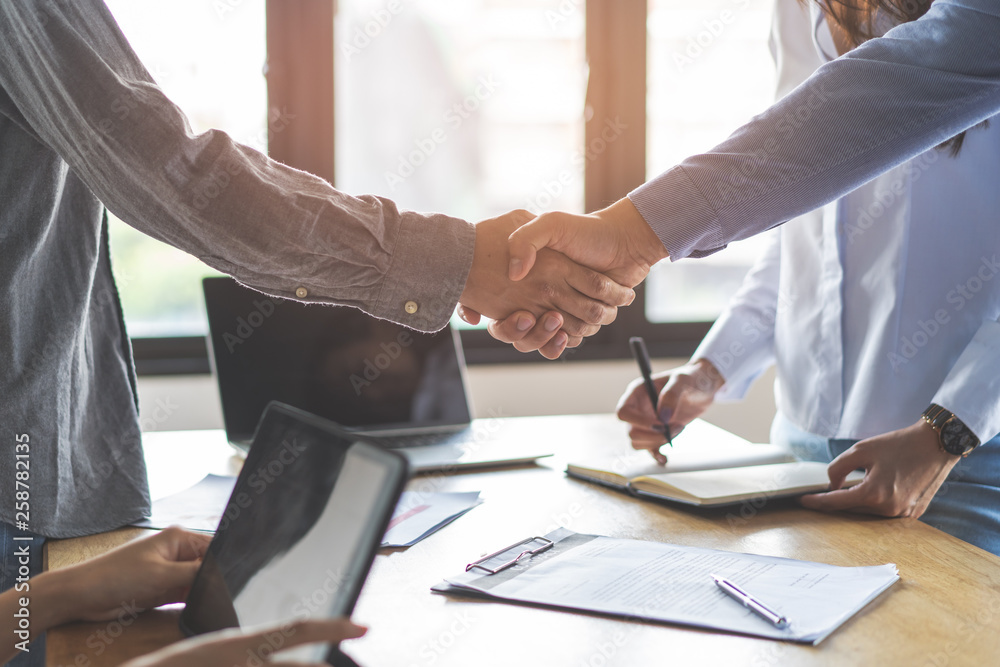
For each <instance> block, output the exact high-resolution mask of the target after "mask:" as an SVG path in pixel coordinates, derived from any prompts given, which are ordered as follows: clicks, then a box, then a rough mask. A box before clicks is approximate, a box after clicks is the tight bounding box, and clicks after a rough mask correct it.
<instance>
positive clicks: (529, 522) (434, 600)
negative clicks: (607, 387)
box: [48, 415, 1000, 667]
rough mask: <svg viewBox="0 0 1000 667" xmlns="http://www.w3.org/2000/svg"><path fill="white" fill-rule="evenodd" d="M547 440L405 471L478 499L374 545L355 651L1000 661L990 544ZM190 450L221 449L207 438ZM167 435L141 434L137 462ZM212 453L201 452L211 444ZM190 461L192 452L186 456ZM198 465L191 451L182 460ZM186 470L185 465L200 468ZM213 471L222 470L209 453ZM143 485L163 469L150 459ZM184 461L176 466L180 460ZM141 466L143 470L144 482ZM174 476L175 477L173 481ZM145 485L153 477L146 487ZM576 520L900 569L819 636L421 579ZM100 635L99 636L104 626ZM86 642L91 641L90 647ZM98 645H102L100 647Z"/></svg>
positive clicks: (152, 636) (428, 659)
mask: <svg viewBox="0 0 1000 667" xmlns="http://www.w3.org/2000/svg"><path fill="white" fill-rule="evenodd" d="M531 420H532V421H531V423H532V424H533V425H534V426H536V427H537V432H538V433H540V434H542V435H544V436H545V437H546V438H548V440H549V441H550V442H552V443H553V444H554V446H555V448H556V449H557V450H558V456H557V457H556V458H555V459H550V460H547V461H545V462H544V463H543V464H542V465H539V466H525V467H520V468H514V469H505V470H494V471H489V472H476V473H466V474H458V475H449V476H434V475H431V476H421V477H417V478H414V479H413V480H412V481H411V483H410V486H409V488H410V489H411V490H416V491H420V490H426V491H471V490H479V491H482V493H483V496H484V498H485V500H486V502H485V503H484V504H483V505H482V506H480V507H477V508H476V509H474V510H473V511H472V512H470V513H469V514H468V515H466V516H465V517H462V518H461V519H459V520H458V521H457V522H455V523H454V524H452V525H451V526H449V527H447V528H445V529H444V530H442V531H441V532H439V533H437V534H435V535H433V536H431V537H430V538H428V539H427V540H425V541H423V542H421V543H419V544H417V545H416V546H414V547H411V548H409V549H399V550H384V551H383V553H382V554H380V555H379V556H378V558H377V559H376V561H375V565H374V567H373V569H372V574H371V576H370V578H369V580H368V583H367V584H366V586H365V590H364V592H363V593H362V595H361V599H360V601H359V604H358V607H357V610H356V613H355V619H356V620H357V621H359V622H362V623H367V624H370V625H371V631H370V632H369V634H368V636H366V637H365V638H363V639H362V640H360V641H356V642H352V643H350V644H348V645H346V647H347V648H346V652H348V653H350V654H351V655H352V656H354V657H355V659H356V660H357V661H358V662H359V663H360V664H362V665H366V666H367V667H376V666H380V665H387V666H393V667H423V666H430V665H462V666H468V665H500V664H519V665H566V666H569V667H601V666H603V665H630V666H631V665H652V664H678V665H695V664H697V665H723V666H725V667H734V666H736V665H749V666H752V667H763V666H771V665H773V666H775V667H777V666H779V665H829V664H836V665H907V666H910V665H917V666H925V665H926V666H928V667H943V666H945V665H947V666H949V667H951V666H954V665H976V666H981V665H990V664H1000V559H998V558H997V557H995V556H993V555H992V554H989V553H986V552H985V551H982V550H980V549H978V548H976V547H973V546H971V545H968V544H966V543H964V542H961V541H960V540H957V539H955V538H953V537H951V536H949V535H946V534H944V533H942V532H940V531H938V530H936V529H934V528H931V527H929V526H927V525H925V524H923V523H921V522H919V521H914V520H908V519H895V520H884V519H876V518H868V517H861V516H857V515H848V514H836V515H826V514H820V513H816V512H811V511H807V510H804V509H802V508H799V507H798V506H796V505H795V504H794V503H791V502H772V503H771V504H769V505H768V506H766V507H763V508H760V509H757V508H754V507H753V506H751V505H747V506H745V507H742V508H738V509H735V510H733V509H728V510H690V509H679V508H674V507H670V506H667V505H661V504H656V503H650V502H643V501H639V500H636V499H634V498H631V497H629V496H627V495H625V494H622V493H618V492H615V491H613V490H610V489H605V488H602V487H600V486H596V485H591V484H587V483H584V482H579V481H575V480H572V479H568V478H566V477H565V476H564V475H563V474H562V472H561V471H562V470H563V468H564V466H565V462H566V460H567V458H569V457H579V456H581V455H587V454H593V453H595V452H597V453H600V452H603V453H607V452H608V451H614V450H615V448H618V449H619V450H620V449H622V448H624V447H626V446H627V444H626V443H627V438H626V436H625V431H624V428H623V427H622V426H621V425H620V424H619V423H617V422H616V421H615V420H614V419H613V418H612V417H611V416H609V415H595V416H590V417H549V418H531ZM216 439H217V440H218V442H214V443H213V444H212V446H211V447H204V446H200V450H202V455H201V457H200V458H199V459H198V460H201V461H209V462H211V465H209V466H208V467H211V466H213V465H214V466H225V465H231V463H226V461H227V460H228V452H227V451H226V450H225V445H224V444H222V441H221V438H218V436H216ZM166 442H167V441H166V440H162V441H161V442H160V443H156V444H155V445H154V444H150V445H149V446H148V449H149V450H150V452H149V457H150V459H151V464H152V463H154V462H155V461H156V460H163V458H164V457H163V454H162V452H160V451H157V450H158V448H159V447H160V446H161V445H162V446H163V447H167V446H168V445H167V444H166ZM212 457H215V459H212ZM186 465H187V466H188V468H191V467H192V466H193V461H190V460H189V461H187V462H186ZM195 467H197V466H195ZM204 468H205V466H202V469H200V470H198V471H197V472H196V474H193V475H192V476H193V477H194V479H192V480H190V481H188V482H186V484H190V483H193V482H194V481H197V479H198V478H200V476H201V475H202V474H204V473H205V472H209V470H207V469H204ZM216 471H220V470H219V469H218V468H216ZM150 474H151V485H153V486H154V488H156V486H157V485H161V486H160V488H165V487H164V486H162V485H163V484H164V483H163V482H160V481H155V480H157V478H159V477H160V476H161V471H159V470H157V469H156V468H155V467H154V466H153V465H151V467H150ZM185 474H188V473H187V472H186V473H185ZM154 481H155V483H154ZM174 483H175V484H176V483H177V482H176V480H175V481H174ZM154 494H155V491H154ZM560 525H562V526H566V527H568V528H570V529H572V530H574V531H577V532H581V533H595V534H600V535H608V536H613V537H623V538H635V539H644V540H659V541H663V542H672V543H677V544H687V545H697V546H704V547H712V548H718V549H729V550H734V551H745V552H752V553H758V554H767V555H771V556H785V557H792V558H801V559H808V560H816V561H822V562H826V563H832V564H835V565H876V564H881V563H887V562H894V563H896V564H897V565H898V567H899V573H900V577H901V581H900V582H898V583H897V584H896V585H894V586H893V587H892V588H891V589H889V591H887V592H886V593H885V594H883V595H882V596H881V597H880V598H878V599H877V600H876V601H875V602H873V603H872V604H871V605H869V606H868V607H867V608H865V609H864V610H862V612H861V613H859V614H858V615H857V616H856V617H855V618H853V619H852V620H850V621H848V622H847V624H845V625H844V626H843V627H842V628H841V629H840V630H838V631H837V632H835V633H834V634H833V635H832V636H831V637H830V638H829V639H827V640H826V641H824V642H823V643H822V644H821V645H820V646H818V647H809V646H801V645H795V644H786V643H781V642H775V641H769V640H763V639H755V638H748V637H740V636H735V635H727V634H722V633H717V632H708V631H700V630H691V629H684V628H680V627H673V626H667V625H658V624H654V623H640V622H624V621H620V620H615V619H610V618H602V617H598V616H594V615H586V614H579V613H568V612H561V611H551V610H543V609H534V608H530V607H525V606H515V605H510V604H499V603H495V602H483V601H473V600H469V599H463V598H457V597H446V596H442V595H437V594H432V593H431V592H429V590H428V589H429V588H430V586H432V585H433V584H436V583H438V582H439V581H441V579H442V578H443V577H445V576H447V575H449V574H453V573H456V572H459V571H461V570H462V569H463V567H464V565H465V564H466V563H468V562H469V561H471V560H474V559H475V558H477V557H479V556H480V555H483V554H485V553H487V552H489V551H492V550H495V549H499V548H501V547H503V546H505V545H507V544H510V543H512V542H514V541H517V540H520V539H522V538H524V537H525V536H527V535H534V534H545V533H546V532H547V531H549V530H551V529H554V528H555V527H557V526H560ZM140 532H141V531H137V530H134V529H133V530H126V531H116V532H114V533H109V534H105V535H99V536H93V537H89V538H79V539H74V540H62V541H52V542H50V543H49V548H48V549H49V550H48V557H49V561H48V562H49V565H50V567H60V566H63V565H65V564H69V563H72V562H75V561H78V560H80V559H82V558H83V557H90V556H92V555H94V554H95V553H99V552H100V551H103V550H105V549H107V548H109V547H110V546H112V545H113V544H117V543H120V542H122V541H124V540H128V539H132V538H134V537H135V536H137V535H138V534H139V533H140ZM176 615H177V611H176V610H166V611H164V610H156V611H154V612H148V613H146V614H142V615H140V617H139V618H138V619H136V620H135V621H134V622H133V623H131V624H130V625H129V626H128V627H122V628H111V629H113V630H115V631H116V632H119V634H120V635H121V636H120V637H117V638H114V639H113V640H112V641H110V642H105V641H103V640H100V639H97V637H98V636H99V635H98V633H99V632H100V631H104V633H105V636H107V635H108V634H109V632H108V631H109V628H108V624H105V623H102V624H76V625H71V626H66V627H64V628H60V629H57V630H54V631H52V632H50V634H49V640H48V641H49V644H48V646H49V649H48V650H49V655H48V664H49V665H113V664H118V663H119V662H121V661H122V660H124V659H125V658H127V657H129V656H132V655H137V654H140V653H142V652H144V651H148V650H150V649H152V648H153V647H155V646H159V645H163V644H166V643H169V642H172V641H175V640H177V639H179V638H180V635H179V633H178V631H177V629H176V625H175V623H176ZM109 639H110V638H109ZM95 647H96V648H95ZM98 649H100V655H98V654H97V653H98Z"/></svg>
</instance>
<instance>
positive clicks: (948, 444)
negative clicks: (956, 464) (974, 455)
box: [941, 419, 979, 455]
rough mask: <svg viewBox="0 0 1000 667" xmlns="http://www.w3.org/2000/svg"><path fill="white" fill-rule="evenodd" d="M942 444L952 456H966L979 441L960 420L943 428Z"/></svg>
mask: <svg viewBox="0 0 1000 667" xmlns="http://www.w3.org/2000/svg"><path fill="white" fill-rule="evenodd" d="M941 444H942V445H944V447H945V449H947V450H948V451H949V452H950V453H952V454H959V455H961V454H964V453H966V452H968V451H969V450H971V449H972V448H973V447H975V446H976V445H978V444H979V439H978V438H976V436H975V435H973V434H972V431H970V430H969V428H968V427H967V426H966V425H965V424H963V423H962V422H960V421H959V420H958V419H951V420H949V421H948V423H946V424H945V425H944V426H942V427H941Z"/></svg>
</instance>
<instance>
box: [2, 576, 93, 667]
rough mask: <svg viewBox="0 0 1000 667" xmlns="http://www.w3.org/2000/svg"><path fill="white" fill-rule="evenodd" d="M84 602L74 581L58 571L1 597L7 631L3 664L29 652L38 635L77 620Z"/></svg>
mask: <svg viewBox="0 0 1000 667" xmlns="http://www.w3.org/2000/svg"><path fill="white" fill-rule="evenodd" d="M80 608H82V601H81V599H80V597H79V596H78V595H77V594H76V592H75V586H73V584H72V582H71V581H70V580H68V579H67V578H66V577H64V576H63V575H62V574H60V573H59V572H58V571H56V572H46V573H44V574H40V575H38V576H37V577H34V578H32V579H30V580H28V581H26V582H20V583H18V584H17V585H16V586H15V587H14V588H11V589H9V590H7V591H4V592H3V593H2V594H0V618H2V619H3V622H2V624H0V625H3V626H5V630H4V631H3V632H2V635H3V639H2V641H0V662H2V663H3V664H6V663H7V661H9V660H11V659H13V658H14V657H15V656H16V655H19V654H20V653H22V652H24V651H25V650H28V651H30V650H31V646H30V642H32V641H34V640H35V639H36V638H37V637H38V636H39V635H41V634H42V633H44V632H45V631H47V630H49V629H50V628H54V627H56V626H58V625H62V624H63V623H67V622H69V621H71V620H73V619H74V618H76V617H77V614H78V611H79V609H80Z"/></svg>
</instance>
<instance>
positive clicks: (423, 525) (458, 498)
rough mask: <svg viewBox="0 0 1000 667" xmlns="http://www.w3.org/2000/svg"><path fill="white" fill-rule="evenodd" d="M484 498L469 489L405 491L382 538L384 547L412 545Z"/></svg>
mask: <svg viewBox="0 0 1000 667" xmlns="http://www.w3.org/2000/svg"><path fill="white" fill-rule="evenodd" d="M482 502H483V501H482V500H481V499H480V498H479V492H478V491H471V492H469V493H417V492H413V491H405V492H404V493H403V496H402V498H400V499H399V504H398V505H396V511H395V512H394V513H393V515H392V521H390V522H389V529H388V530H387V531H386V532H385V537H383V538H382V546H383V547H409V546H412V545H414V544H416V543H417V542H419V541H420V540H422V539H424V538H425V537H427V536H428V535H431V534H432V533H435V532H437V531H438V530H440V529H441V528H444V527H445V526H447V525H448V524H449V523H451V522H452V521H454V520H455V519H457V518H458V517H460V516H462V515H463V514H465V513H466V512H468V511H469V510H471V509H472V508H473V507H475V506H476V505H479V504H480V503H482Z"/></svg>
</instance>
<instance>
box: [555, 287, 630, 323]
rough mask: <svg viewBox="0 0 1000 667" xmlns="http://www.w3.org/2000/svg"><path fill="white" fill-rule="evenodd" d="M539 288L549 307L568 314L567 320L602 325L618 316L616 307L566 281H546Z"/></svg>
mask: <svg viewBox="0 0 1000 667" xmlns="http://www.w3.org/2000/svg"><path fill="white" fill-rule="evenodd" d="M541 289H542V290H543V293H544V294H545V297H546V301H547V302H548V305H549V307H550V308H553V309H556V310H559V311H561V312H562V313H563V314H565V315H567V316H569V317H568V318H567V321H570V320H571V319H572V320H573V321H578V322H580V323H581V324H585V325H593V326H603V325H607V324H611V323H612V322H614V321H615V318H616V317H617V316H618V308H617V307H615V306H609V305H608V304H606V303H603V302H601V301H597V300H595V299H591V298H590V297H588V296H586V295H584V294H582V293H581V292H578V291H577V290H576V289H574V288H573V287H572V286H570V285H569V284H568V283H567V284H557V283H546V284H544V285H543V286H542V287H541ZM577 335H580V334H577Z"/></svg>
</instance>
